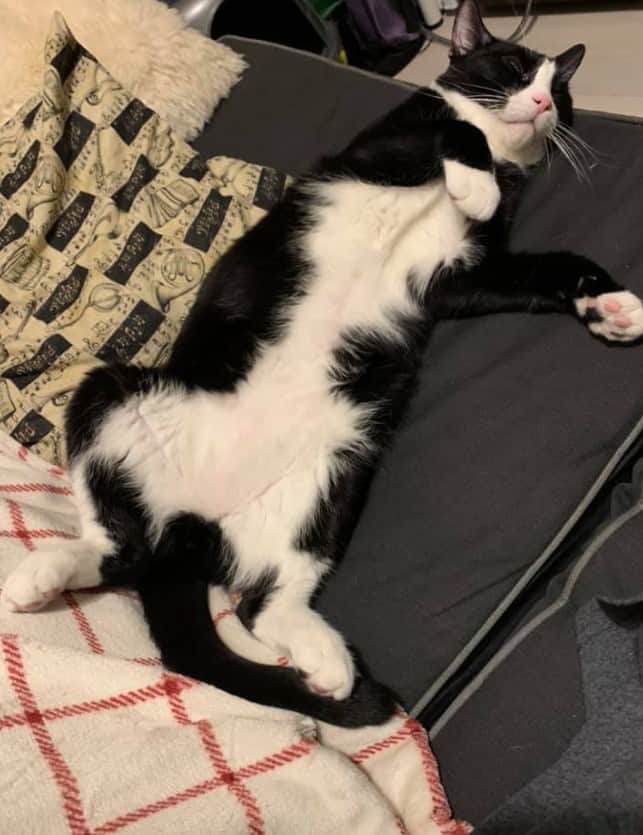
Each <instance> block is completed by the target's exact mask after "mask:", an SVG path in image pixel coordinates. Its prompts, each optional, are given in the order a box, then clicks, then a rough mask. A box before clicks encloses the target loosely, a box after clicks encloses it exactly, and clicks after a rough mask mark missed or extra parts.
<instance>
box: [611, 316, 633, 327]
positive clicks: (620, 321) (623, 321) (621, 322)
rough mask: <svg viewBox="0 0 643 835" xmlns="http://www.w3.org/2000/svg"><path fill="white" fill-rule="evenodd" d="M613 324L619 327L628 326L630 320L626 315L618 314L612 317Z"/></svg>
mask: <svg viewBox="0 0 643 835" xmlns="http://www.w3.org/2000/svg"><path fill="white" fill-rule="evenodd" d="M614 324H615V325H616V326H617V327H619V328H629V326H630V325H631V324H632V320H631V319H628V318H627V316H619V317H618V319H614Z"/></svg>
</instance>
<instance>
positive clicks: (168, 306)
mask: <svg viewBox="0 0 643 835" xmlns="http://www.w3.org/2000/svg"><path fill="white" fill-rule="evenodd" d="M45 57H46V70H45V74H44V79H43V88H42V94H41V95H40V96H39V97H37V98H36V99H33V100H31V101H29V102H28V103H27V104H25V106H24V107H22V108H21V109H20V111H19V112H18V113H17V114H16V116H15V117H14V118H13V119H11V120H10V121H9V122H7V123H6V124H5V125H4V126H3V127H1V128H0V195H1V196H0V427H1V428H3V429H5V430H6V431H8V432H9V433H10V434H11V435H12V436H13V437H14V438H15V439H16V440H17V441H19V442H20V443H21V444H23V445H25V446H29V447H33V448H34V449H35V450H36V451H37V452H38V453H39V454H40V455H42V456H44V457H45V458H46V459H48V460H49V461H52V462H56V463H59V464H60V463H63V462H64V460H65V449H64V439H63V435H62V426H63V418H64V408H65V405H66V404H67V402H68V400H69V396H70V393H71V392H72V391H73V389H74V387H75V386H76V385H77V384H78V382H79V380H80V378H81V377H82V375H83V374H84V373H85V372H87V371H88V370H89V369H90V368H92V367H93V366H95V365H97V364H98V363H100V362H110V361H115V360H123V361H128V362H129V361H131V362H137V363H142V364H148V365H149V364H151V363H157V362H159V361H161V360H162V359H163V358H164V357H165V356H166V355H167V352H168V349H169V347H170V346H171V344H172V341H173V339H174V338H175V336H176V334H177V331H178V329H179V326H180V324H181V322H182V320H183V318H184V317H185V315H186V312H187V310H188V309H189V307H190V304H191V302H192V299H193V298H194V295H195V292H196V290H197V288H198V286H199V284H200V282H201V280H202V279H203V277H204V276H205V275H206V273H207V272H208V271H209V270H210V269H211V268H212V266H213V264H214V263H215V262H216V260H217V259H218V258H219V257H220V255H221V254H222V253H223V252H224V251H225V250H226V249H227V247H228V246H230V244H231V243H232V242H233V241H235V240H236V239H237V238H239V237H240V236H241V235H242V234H243V233H244V232H245V230H246V229H248V227H250V226H252V225H253V224H254V223H256V222H257V220H258V219H259V218H261V217H262V216H263V214H265V211H266V210H267V209H268V208H269V207H270V206H271V205H272V204H273V203H274V202H275V201H276V200H277V199H279V197H280V196H281V193H282V190H283V188H284V185H285V177H284V176H283V175H282V174H280V173H278V172H276V171H274V170H273V169H267V168H263V167H261V166H257V165H250V164H247V163H244V162H240V161H239V160H235V159H230V158H227V157H215V158H213V159H210V160H205V159H203V158H202V157H200V156H198V155H195V152H194V150H193V149H192V148H190V146H189V145H187V144H186V143H185V142H184V141H183V140H182V139H180V138H179V137H177V136H176V135H175V134H173V132H172V130H171V129H170V128H169V126H168V125H167V124H165V123H164V122H163V121H162V120H161V119H160V118H159V117H158V116H157V115H156V114H155V113H154V112H153V111H151V110H150V109H149V108H147V107H146V106H145V105H144V104H143V103H142V102H141V101H139V100H138V99H136V98H134V97H132V96H131V95H130V94H128V93H127V92H126V91H125V90H124V89H123V88H122V87H121V86H120V85H119V84H118V83H117V82H116V81H114V79H113V78H112V77H111V76H110V75H109V73H108V72H107V70H106V69H105V68H104V67H102V66H101V65H100V64H99V63H98V62H97V61H96V59H95V58H94V57H93V56H92V55H90V54H89V53H88V52H87V51H86V50H85V49H84V48H83V47H82V46H81V45H80V44H78V43H77V42H76V40H75V39H74V37H73V35H72V34H71V33H70V31H69V29H68V28H67V26H66V24H65V21H64V20H63V18H62V17H61V16H60V15H55V16H54V19H53V21H52V28H51V32H50V35H49V38H48V40H47V44H46V50H45Z"/></svg>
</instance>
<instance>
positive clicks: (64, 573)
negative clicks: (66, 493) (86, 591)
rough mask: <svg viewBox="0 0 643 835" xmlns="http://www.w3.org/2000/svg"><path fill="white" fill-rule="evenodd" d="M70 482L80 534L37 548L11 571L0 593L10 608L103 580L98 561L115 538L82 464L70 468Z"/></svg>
mask: <svg viewBox="0 0 643 835" xmlns="http://www.w3.org/2000/svg"><path fill="white" fill-rule="evenodd" d="M72 484H73V489H74V498H75V503H76V508H77V510H78V513H79V522H80V536H79V538H78V539H73V540H67V541H63V542H60V543H56V545H53V546H45V547H43V548H38V549H37V550H36V551H34V552H33V553H31V554H30V555H29V556H28V557H26V558H25V559H24V560H23V561H22V562H21V563H20V564H19V565H18V566H17V567H16V568H15V569H14V570H13V571H12V572H11V574H10V575H9V577H8V578H7V581H6V582H5V584H4V587H3V589H2V597H1V599H2V602H3V603H4V605H5V606H6V607H7V608H8V609H10V610H11V611H14V612H33V611H35V610H37V609H41V608H42V607H43V606H46V605H47V603H49V601H51V600H53V599H54V598H55V597H57V596H58V595H59V594H60V593H61V592H63V591H65V590H66V589H79V588H90V587H92V586H97V585H100V583H101V581H102V575H101V564H102V561H103V558H104V557H105V556H106V555H108V554H110V553H112V552H113V550H114V542H113V540H112V539H111V537H110V536H109V534H108V532H107V530H106V528H105V527H104V526H103V525H101V524H100V522H99V521H98V519H97V516H96V507H95V503H94V501H93V497H92V494H91V489H90V486H89V485H88V483H87V479H86V474H85V467H84V466H83V465H77V466H76V467H75V468H73V469H72Z"/></svg>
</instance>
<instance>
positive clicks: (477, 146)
mask: <svg viewBox="0 0 643 835" xmlns="http://www.w3.org/2000/svg"><path fill="white" fill-rule="evenodd" d="M440 150H441V154H442V158H443V160H442V166H443V169H444V182H445V185H446V189H447V192H448V193H449V196H450V197H451V199H452V200H453V202H454V203H455V205H456V206H457V207H458V208H459V209H460V211H461V212H462V213H463V214H464V215H466V216H467V217H468V218H471V219H472V220H476V221H486V220H489V219H490V218H492V217H493V215H494V214H495V211H496V209H497V208H498V205H499V204H500V199H501V193H500V188H499V186H498V183H497V181H496V175H495V172H494V165H493V159H492V156H491V151H490V150H489V146H488V144H487V140H486V138H485V136H484V134H483V133H482V131H480V130H478V128H476V127H474V126H473V125H470V124H469V123H467V122H457V121H452V122H446V123H445V126H444V128H443V132H442V140H441V147H440Z"/></svg>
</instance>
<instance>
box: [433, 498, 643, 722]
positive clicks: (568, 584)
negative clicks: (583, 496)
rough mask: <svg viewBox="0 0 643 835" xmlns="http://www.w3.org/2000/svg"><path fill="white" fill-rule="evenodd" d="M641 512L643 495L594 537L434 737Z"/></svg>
mask: <svg viewBox="0 0 643 835" xmlns="http://www.w3.org/2000/svg"><path fill="white" fill-rule="evenodd" d="M641 513H643V499H642V500H639V502H638V503H637V504H636V505H635V506H634V507H633V508H632V509H631V510H628V511H627V512H626V513H623V515H622V516H619V517H618V519H615V520H614V521H613V522H611V523H610V524H609V525H608V526H607V527H606V528H604V529H603V530H602V531H601V533H600V534H598V536H597V537H596V538H595V539H593V540H592V542H591V543H590V545H589V546H588V548H587V549H586V550H585V551H584V552H583V555H582V556H581V557H580V558H579V560H578V562H577V563H576V565H575V566H574V568H573V570H572V571H571V573H570V575H569V577H568V578H567V580H566V581H565V585H564V586H563V588H562V591H561V593H560V595H559V596H558V597H557V598H556V600H555V601H554V602H553V603H551V604H550V605H549V606H547V608H546V609H543V611H542V612H540V613H539V614H538V615H536V616H535V617H534V618H532V620H530V621H528V622H527V623H526V624H525V625H524V626H523V627H522V628H521V629H519V630H518V632H516V633H515V634H514V635H513V636H512V637H511V638H510V639H509V640H508V641H507V643H506V644H504V645H503V646H502V647H501V648H500V649H499V650H498V652H497V653H496V654H495V655H494V656H493V657H492V658H491V659H490V660H489V661H488V662H487V664H486V665H485V666H484V667H483V668H482V670H480V672H479V673H478V675H477V676H475V678H473V679H472V680H471V681H470V682H469V684H468V685H467V686H466V687H465V688H463V690H462V691H461V692H460V693H459V694H458V696H457V697H456V698H455V699H454V700H453V701H452V702H451V704H450V705H449V707H448V708H447V709H446V710H445V711H444V713H443V714H442V716H440V718H439V719H438V720H437V722H436V723H435V724H434V725H433V726H432V727H431V730H430V735H431V737H432V738H435V737H436V736H437V734H438V733H439V732H440V731H441V730H443V729H444V727H445V726H446V725H447V723H448V722H449V720H450V719H452V718H453V716H454V715H455V714H456V713H457V711H458V710H460V708H461V707H462V706H463V705H464V704H465V703H466V702H467V701H468V700H469V698H470V697H471V696H472V695H473V694H474V693H475V692H476V691H477V690H478V689H479V688H480V687H481V686H482V685H483V684H484V682H485V681H486V680H487V678H488V677H489V676H490V675H491V673H493V672H494V670H496V669H497V668H498V667H499V666H500V665H501V664H502V662H503V661H505V660H506V658H507V657H508V656H509V655H511V653H512V652H513V651H514V650H515V649H516V647H518V646H519V645H520V644H521V643H522V642H523V641H524V640H525V639H526V638H528V637H529V635H531V633H532V632H534V630H536V629H537V628H538V627H539V626H541V625H542V624H543V623H544V622H545V621H546V620H549V618H550V617H552V616H553V615H555V614H556V612H558V611H559V610H560V609H562V608H563V606H565V605H566V604H567V603H568V601H569V598H570V595H571V593H572V591H573V590H574V587H575V586H576V583H577V582H578V580H579V578H580V576H581V574H582V573H583V571H584V570H585V569H586V568H587V566H588V565H589V564H590V562H591V561H592V559H593V557H594V556H595V555H596V554H597V553H598V551H600V549H601V547H602V546H603V545H604V544H605V542H607V540H608V539H609V538H610V537H611V536H613V535H614V534H615V533H616V532H617V531H618V530H620V528H622V527H623V526H624V525H625V524H626V523H627V522H629V521H630V520H631V519H633V518H634V517H635V516H638V515H639V514H641Z"/></svg>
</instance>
